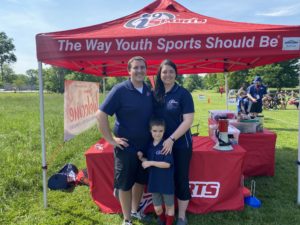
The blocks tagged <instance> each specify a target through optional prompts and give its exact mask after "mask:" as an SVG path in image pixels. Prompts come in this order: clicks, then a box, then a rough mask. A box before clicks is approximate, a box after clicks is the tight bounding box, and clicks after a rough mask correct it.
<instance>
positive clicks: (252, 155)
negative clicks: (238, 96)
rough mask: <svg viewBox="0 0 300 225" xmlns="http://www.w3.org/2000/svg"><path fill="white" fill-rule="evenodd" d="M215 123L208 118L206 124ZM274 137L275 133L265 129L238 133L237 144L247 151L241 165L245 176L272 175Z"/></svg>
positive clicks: (273, 169)
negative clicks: (256, 131)
mask: <svg viewBox="0 0 300 225" xmlns="http://www.w3.org/2000/svg"><path fill="white" fill-rule="evenodd" d="M216 123H217V122H216V121H215V120H212V119H210V118H209V119H208V125H211V124H216ZM209 135H212V134H209ZM276 137H277V136H276V133H274V132H272V131H269V130H267V129H264V131H263V132H258V133H249V134H245V133H240V135H239V143H238V144H239V145H240V146H242V147H243V148H244V149H245V150H246V151H247V153H246V157H245V162H244V166H243V173H244V175H245V176H246V177H249V176H274V173H275V172H274V171H275V145H276Z"/></svg>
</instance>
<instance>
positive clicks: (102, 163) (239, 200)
mask: <svg viewBox="0 0 300 225" xmlns="http://www.w3.org/2000/svg"><path fill="white" fill-rule="evenodd" d="M213 146H214V142H213V141H212V140H211V139H210V138H209V137H193V155H192V160H191V164H190V190H191V193H192V199H191V201H190V204H189V207H188V211H189V212H191V213H208V212H214V211H224V210H242V209H243V207H244V198H243V197H244V196H243V186H242V182H241V177H242V166H243V162H244V157H245V154H246V151H245V150H244V149H243V148H242V147H241V146H239V145H235V146H234V149H233V150H232V151H228V152H221V151H217V150H214V149H213ZM85 156H86V163H87V169H88V175H89V182H90V191H91V195H92V198H93V200H94V202H95V203H96V204H97V205H98V206H99V208H100V209H101V210H102V211H103V212H105V213H120V212H121V207H120V204H119V202H118V201H117V200H116V199H115V198H114V197H113V194H112V193H113V168H114V166H113V165H114V159H113V147H112V146H111V145H109V144H108V143H107V142H105V140H103V139H100V140H99V142H97V143H96V144H95V145H93V146H91V147H90V149H88V150H87V151H86V153H85ZM151 202H152V200H151V195H150V194H144V197H143V199H142V204H145V205H147V206H149V207H148V208H150V205H151ZM146 211H147V210H146Z"/></svg>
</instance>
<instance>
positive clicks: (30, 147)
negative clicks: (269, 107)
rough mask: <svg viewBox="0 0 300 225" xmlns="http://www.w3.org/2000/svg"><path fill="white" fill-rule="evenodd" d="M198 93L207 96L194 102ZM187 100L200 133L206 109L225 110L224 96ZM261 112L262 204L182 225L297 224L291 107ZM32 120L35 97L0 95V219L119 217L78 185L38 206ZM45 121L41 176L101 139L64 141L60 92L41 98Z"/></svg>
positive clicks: (77, 158)
mask: <svg viewBox="0 0 300 225" xmlns="http://www.w3.org/2000/svg"><path fill="white" fill-rule="evenodd" d="M199 93H201V94H204V95H205V96H206V99H205V100H202V101H200V100H199V99H198V94H199ZM208 98H210V103H209V104H208V101H207V100H208ZM194 102H195V106H196V118H195V123H198V122H200V124H201V125H200V135H202V136H204V135H207V117H208V110H210V109H225V97H224V96H223V97H220V95H219V94H216V93H212V92H196V93H194ZM230 108H231V109H234V108H235V107H234V106H230ZM264 115H265V124H264V125H265V127H266V128H268V129H270V130H272V131H275V132H276V133H277V143H276V168H275V169H276V171H275V176H274V177H256V178H255V180H256V196H257V197H258V198H259V199H260V200H261V201H262V203H263V204H262V207H261V208H259V209H253V208H250V207H248V206H245V209H244V210H243V211H237V212H233V211H231V212H218V213H210V214H206V215H192V214H189V215H188V219H189V224H191V225H198V224H206V225H215V224H222V225H227V224H228V225H237V224H241V225H244V224H249V225H250V224H259V225H261V224H272V225H273V224H278V225H284V224H299V223H300V222H299V221H300V210H299V206H297V204H296V198H297V166H296V163H295V162H296V160H297V137H298V111H297V110H296V108H295V107H294V106H288V109H287V110H276V111H264ZM39 121H40V120H39V97H38V94H22V93H10V94H8V93H0V151H1V156H0V175H1V179H0V200H1V201H0V215H1V216H0V224H26V225H27V224H30V225H31V224H53V225H54V224H109V225H114V224H120V223H121V221H122V218H121V216H120V215H107V214H102V213H101V212H99V210H98V208H97V206H96V205H95V204H94V203H93V201H92V200H91V197H90V195H89V189H88V187H85V186H80V187H76V189H75V190H74V192H61V191H48V208H47V209H44V208H43V194H42V170H41V144H40V125H39ZM45 126H46V149H47V163H48V176H49V175H52V174H53V173H55V172H56V171H58V170H59V169H60V168H61V167H62V166H63V165H64V164H65V163H68V162H71V163H73V164H75V165H76V166H77V167H78V168H80V169H81V168H85V167H86V165H85V157H84V152H85V151H86V150H87V149H88V148H89V146H91V145H92V144H94V143H95V142H96V141H97V140H98V139H99V138H100V134H99V132H98V131H97V129H96V127H94V128H92V129H90V130H89V131H87V132H85V133H83V134H81V135H79V136H77V137H76V138H75V139H73V140H71V141H69V142H66V143H64V142H63V95H58V94H46V95H45ZM246 185H249V181H246ZM135 224H141V223H139V222H135Z"/></svg>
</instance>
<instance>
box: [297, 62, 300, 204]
mask: <svg viewBox="0 0 300 225" xmlns="http://www.w3.org/2000/svg"><path fill="white" fill-rule="evenodd" d="M298 68H299V70H298V79H299V97H300V61H298ZM297 110H298V161H297V167H298V188H297V190H298V198H297V204H298V205H300V110H299V107H298V109H297Z"/></svg>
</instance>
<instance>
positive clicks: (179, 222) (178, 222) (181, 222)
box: [176, 218, 188, 225]
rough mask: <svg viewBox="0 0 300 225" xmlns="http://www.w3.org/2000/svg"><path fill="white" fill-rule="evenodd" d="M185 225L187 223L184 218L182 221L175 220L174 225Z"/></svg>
mask: <svg viewBox="0 0 300 225" xmlns="http://www.w3.org/2000/svg"><path fill="white" fill-rule="evenodd" d="M187 224H188V221H187V219H186V218H185V219H184V220H183V219H181V218H178V219H177V222H176V225H187Z"/></svg>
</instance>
